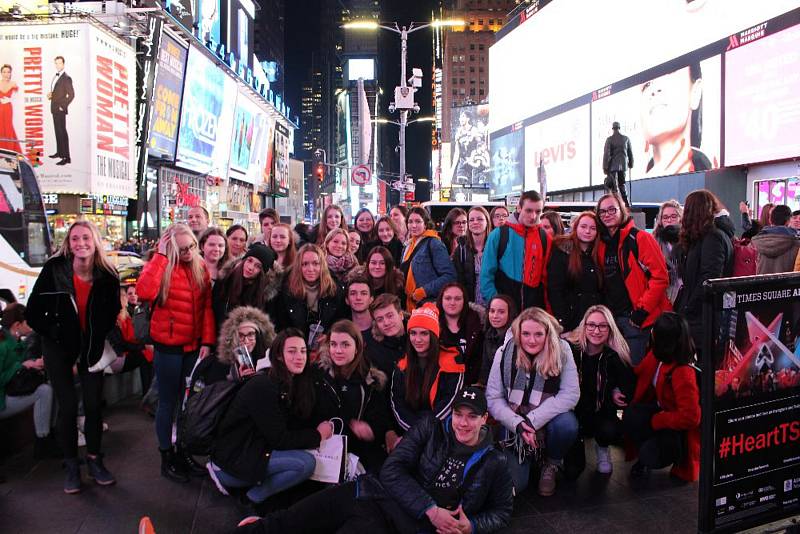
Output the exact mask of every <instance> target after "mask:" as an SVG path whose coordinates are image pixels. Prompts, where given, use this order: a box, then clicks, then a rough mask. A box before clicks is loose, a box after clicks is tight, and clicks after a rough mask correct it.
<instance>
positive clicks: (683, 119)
mask: <svg viewBox="0 0 800 534" xmlns="http://www.w3.org/2000/svg"><path fill="white" fill-rule="evenodd" d="M701 83H702V80H696V81H695V82H692V80H691V76H690V75H689V67H684V68H682V69H678V70H676V71H675V72H671V73H669V74H665V75H664V76H661V77H659V78H656V79H655V80H651V81H649V82H647V83H645V84H644V85H642V100H641V105H642V108H641V113H642V130H643V133H644V138H645V140H646V141H647V142H648V143H650V144H658V143H663V142H665V141H668V140H670V139H674V138H677V137H681V136H684V135H685V136H686V139H687V142H688V140H689V134H690V133H691V132H690V128H691V116H692V111H693V110H695V109H697V107H698V106H699V104H700V96H701Z"/></svg>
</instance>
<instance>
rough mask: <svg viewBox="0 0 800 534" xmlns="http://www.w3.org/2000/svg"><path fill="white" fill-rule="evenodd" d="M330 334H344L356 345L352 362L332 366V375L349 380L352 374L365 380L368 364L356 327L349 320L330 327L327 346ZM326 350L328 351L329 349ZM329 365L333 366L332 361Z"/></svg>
mask: <svg viewBox="0 0 800 534" xmlns="http://www.w3.org/2000/svg"><path fill="white" fill-rule="evenodd" d="M330 334H346V335H348V336H350V337H351V338H352V339H353V342H354V343H355V345H356V355H355V358H353V361H352V362H350V363H348V364H347V365H344V366H342V367H336V365H333V368H334V370H333V372H334V375H336V376H340V377H342V378H345V379H347V380H349V379H350V377H351V376H353V373H358V376H360V377H361V378H362V379H363V378H366V377H367V373H368V372H369V362H367V359H366V357H365V356H364V338H363V336H362V335H361V332H360V331H359V330H358V327H357V326H356V325H355V324H354V323H353V321H351V320H349V319H341V320H339V321H336V322H335V323H333V326H331V330H330V332H329V333H328V345H330V339H331V336H330ZM328 350H330V347H329V349H328ZM331 363H332V364H333V360H331Z"/></svg>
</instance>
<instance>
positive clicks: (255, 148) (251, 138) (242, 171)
mask: <svg viewBox="0 0 800 534" xmlns="http://www.w3.org/2000/svg"><path fill="white" fill-rule="evenodd" d="M268 135H269V136H270V138H269V139H267V136H268ZM274 135H275V134H274V133H273V130H272V129H270V128H269V127H268V122H267V115H266V114H265V113H263V112H262V111H261V109H260V108H259V107H258V106H257V105H256V103H255V102H253V101H252V100H250V99H249V98H248V97H246V96H245V95H243V94H240V95H239V98H238V99H237V100H236V113H235V115H234V119H233V137H232V140H231V141H232V142H231V161H230V173H231V176H233V177H234V178H237V179H239V180H242V181H245V182H247V183H250V184H253V185H255V186H257V185H259V184H260V183H262V182H263V181H264V180H265V179H269V174H267V175H266V177H265V172H264V169H265V168H266V165H267V163H266V160H267V157H268V156H269V151H270V148H271V145H272V143H274V139H273V137H274Z"/></svg>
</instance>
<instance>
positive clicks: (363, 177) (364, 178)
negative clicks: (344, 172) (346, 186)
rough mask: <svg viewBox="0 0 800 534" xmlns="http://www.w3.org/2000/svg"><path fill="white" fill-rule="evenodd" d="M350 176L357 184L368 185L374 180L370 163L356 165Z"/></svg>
mask: <svg viewBox="0 0 800 534" xmlns="http://www.w3.org/2000/svg"><path fill="white" fill-rule="evenodd" d="M350 178H351V179H352V180H353V183H354V184H356V185H368V184H369V183H370V182H371V181H372V171H371V170H369V166H368V165H356V166H355V167H353V172H351V173H350Z"/></svg>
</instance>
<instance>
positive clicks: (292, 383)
mask: <svg viewBox="0 0 800 534" xmlns="http://www.w3.org/2000/svg"><path fill="white" fill-rule="evenodd" d="M290 337H299V338H300V339H302V340H305V338H306V336H304V335H303V333H302V332H301V331H300V330H298V329H297V328H286V329H284V330H281V331H280V333H278V335H277V336H275V339H274V340H273V342H272V346H271V347H270V349H269V361H270V368H269V376H270V378H272V380H273V381H274V382H277V383H278V384H280V385H282V386H283V387H284V388H285V389H286V390H287V392H288V396H289V410H290V411H291V412H292V414H293V415H295V416H297V417H300V418H302V419H305V418H306V417H308V416H309V415H311V410H313V409H314V404H315V402H316V395H315V394H314V380H313V378H312V377H311V359H310V357H307V360H306V366H305V367H304V368H303V372H302V373H300V374H299V375H293V374H292V373H290V372H289V369H288V368H287V367H286V360H284V358H283V347H284V345H285V344H286V340H287V339H289V338H290Z"/></svg>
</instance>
